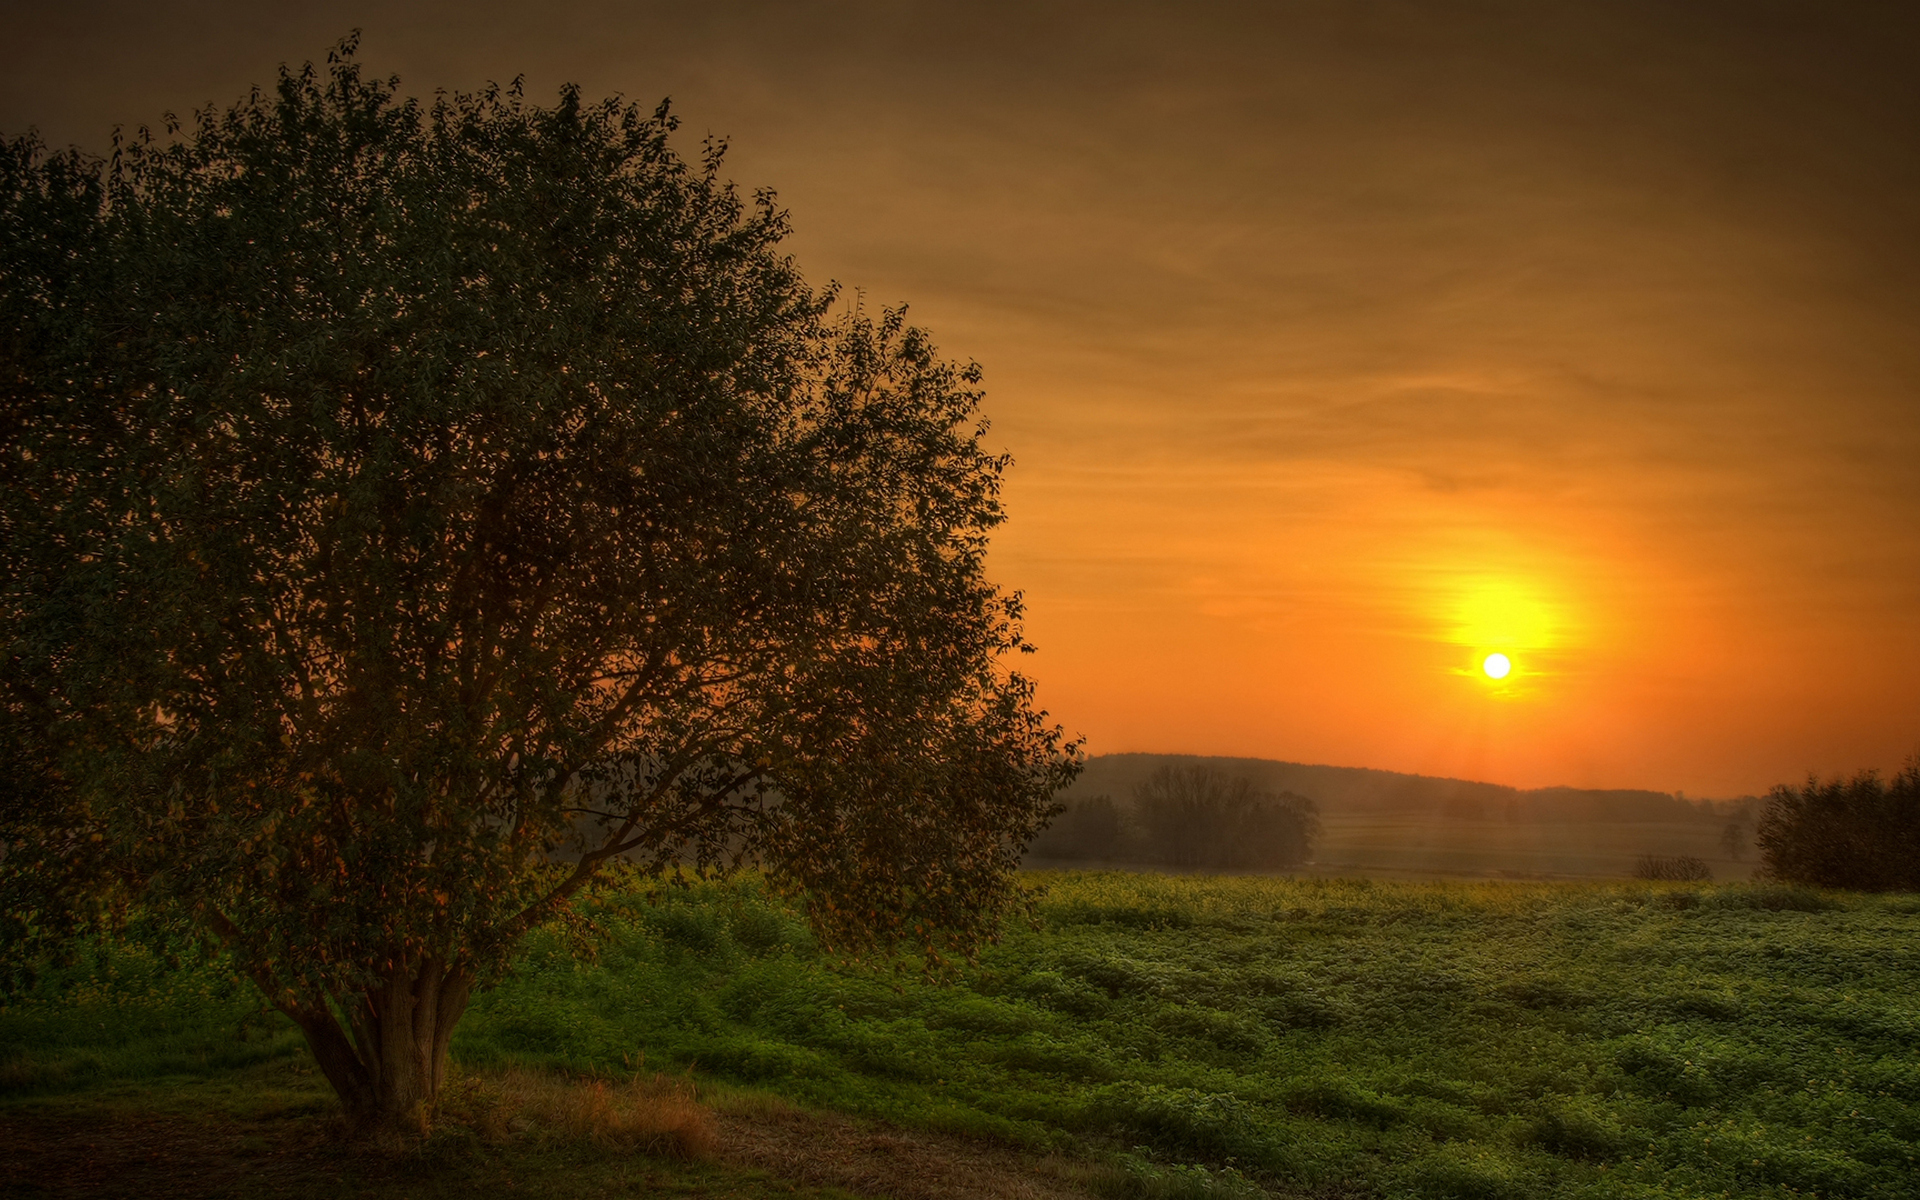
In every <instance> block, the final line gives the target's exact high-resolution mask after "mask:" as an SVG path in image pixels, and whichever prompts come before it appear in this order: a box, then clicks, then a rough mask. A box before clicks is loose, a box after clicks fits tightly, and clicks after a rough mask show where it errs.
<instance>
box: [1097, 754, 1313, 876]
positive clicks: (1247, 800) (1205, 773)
mask: <svg viewBox="0 0 1920 1200" xmlns="http://www.w3.org/2000/svg"><path fill="white" fill-rule="evenodd" d="M1133 802H1134V819H1135V820H1136V821H1137V822H1138V823H1139V826H1140V830H1141V843H1142V844H1141V848H1140V852H1141V853H1142V855H1143V856H1144V857H1146V858H1147V859H1149V860H1150V861H1154V862H1163V863H1167V864H1169V865H1171V866H1180V867H1213V868H1256V869H1258V868H1266V869H1273V868H1280V867H1290V866H1296V865H1298V864H1299V863H1302V862H1305V861H1306V860H1307V859H1308V858H1309V857H1311V855H1312V852H1313V842H1314V839H1315V838H1317V837H1318V836H1319V833H1320V817H1319V809H1318V806H1316V805H1315V804H1314V802H1313V801H1312V800H1309V799H1307V798H1306V797H1305V796H1297V795H1294V794H1293V793H1291V792H1282V793H1279V794H1277V795H1276V794H1274V793H1271V792H1264V791H1261V790H1260V789H1258V788H1256V787H1254V785H1253V784H1252V783H1251V782H1249V781H1248V780H1246V779H1244V778H1241V777H1238V776H1229V775H1227V774H1225V773H1224V772H1222V771H1220V770H1218V769H1217V768H1214V767H1209V766H1204V765H1199V764H1193V765H1185V766H1174V765H1168V766H1163V767H1161V768H1159V769H1158V770H1156V771H1155V772H1154V773H1153V774H1152V775H1150V776H1148V777H1147V779H1146V780H1145V781H1144V782H1143V783H1141V784H1140V785H1138V786H1137V787H1136V788H1135V789H1134V795H1133Z"/></svg>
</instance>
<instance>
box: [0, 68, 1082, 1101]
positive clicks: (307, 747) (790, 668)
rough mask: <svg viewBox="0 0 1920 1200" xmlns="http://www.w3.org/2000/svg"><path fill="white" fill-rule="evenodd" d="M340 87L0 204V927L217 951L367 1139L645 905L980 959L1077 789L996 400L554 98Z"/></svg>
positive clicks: (767, 218)
mask: <svg viewBox="0 0 1920 1200" xmlns="http://www.w3.org/2000/svg"><path fill="white" fill-rule="evenodd" d="M397 88H398V83H397V81H395V80H386V81H380V80H374V79H370V78H367V77H364V76H363V74H362V73H361V71H360V70H359V69H358V68H357V66H356V64H355V61H354V58H353V53H352V45H351V43H350V42H349V43H345V44H343V45H342V46H341V47H340V48H339V49H338V50H337V51H336V52H335V53H334V54H333V55H332V56H330V58H329V65H328V66H327V67H325V68H322V69H318V70H316V69H315V68H313V67H312V66H309V67H307V68H306V69H305V70H303V71H300V72H292V73H290V72H287V71H284V70H283V71H282V73H281V78H280V82H279V86H278V88H277V90H276V91H275V92H273V93H269V94H261V93H259V92H256V93H255V94H254V95H252V96H250V97H248V98H247V99H245V100H243V101H241V102H240V103H239V104H237V105H235V106H233V107H231V108H228V109H226V110H224V111H222V110H216V109H209V110H207V111H205V112H203V113H201V114H199V115H198V116H197V118H196V119H195V120H194V121H193V122H191V123H190V125H189V127H188V128H186V129H184V130H182V129H180V128H179V127H178V126H176V125H174V124H173V123H172V122H171V121H170V122H169V125H168V128H167V129H165V130H164V131H163V132H162V133H161V134H160V135H158V136H153V135H149V134H147V133H146V132H145V131H144V130H143V131H142V133H141V134H140V135H139V136H136V137H133V138H131V139H127V140H126V141H124V142H119V141H118V139H116V140H117V143H118V144H117V145H116V148H115V151H114V154H113V157H112V158H111V160H110V161H108V162H100V161H98V160H92V159H89V158H87V157H86V156H84V155H82V154H80V153H79V152H77V151H69V152H64V153H51V152H49V151H48V150H46V148H44V147H43V146H42V145H41V144H39V143H38V142H37V140H35V139H34V138H33V137H32V136H31V135H29V136H26V137H22V138H18V139H16V140H13V141H11V142H9V143H6V144H5V148H4V152H3V153H0V356H3V357H0V389H3V392H0V405H3V412H4V415H3V416H0V421H4V427H3V432H0V439H3V442H4V455H3V456H0V472H3V473H4V475H3V477H0V556H3V557H0V588H3V589H4V595H3V596H0V640H3V641H4V662H0V701H4V714H3V716H4V720H5V722H6V728H5V730H4V731H3V732H4V734H5V755H6V761H5V762H4V763H0V767H4V769H5V779H4V781H0V822H4V826H3V827H0V836H4V838H5V847H4V851H3V853H4V859H3V860H0V887H3V888H4V890H5V901H6V903H5V909H4V920H5V922H6V929H5V934H6V937H7V941H8V943H9V948H10V950H11V952H12V954H13V956H14V957H15V959H16V960H18V959H19V957H20V956H22V955H26V954H30V953H32V952H34V950H35V949H36V948H37V947H39V946H41V945H43V944H44V942H45V941H46V940H48V939H50V938H54V937H57V936H59V935H61V934H63V933H66V932H70V931H72V930H74V929H80V928H85V927H86V926H87V924H88V922H89V921H90V920H91V919H93V918H95V917H97V916H98V915H99V913H100V912H101V911H103V910H104V909H106V908H109V907H111V906H112V905H113V904H115V903H121V902H133V903H137V904H139V905H140V906H141V907H142V909H143V911H147V912H151V913H158V914H163V915H169V916H172V917H174V918H177V919H180V920H185V921H191V922H193V923H195V924H197V925H198V926H199V927H201V928H203V929H206V930H209V931H211V932H212V933H213V934H214V935H217V937H218V938H219V940H220V941H221V942H223V943H224V945H225V946H226V948H227V949H228V950H229V951H230V952H231V954H232V956H233V958H234V960H235V961H236V962H237V963H238V965H239V966H240V968H241V969H242V970H243V971H244V972H245V973H246V974H247V975H248V976H249V977H250V978H252V979H253V980H254V981H255V982H256V983H257V984H258V985H259V987H260V989H261V990H262V991H263V992H264V993H265V995H266V996H267V998H268V999H269V1000H270V1001H271V1002H272V1003H273V1004H274V1005H275V1006H276V1007H277V1008H279V1009H280V1010H281V1011H282V1012H284V1013H286V1014H287V1015H288V1016H289V1017H291V1018H292V1019H293V1021H294V1022H296V1023H297V1024H298V1025H299V1027H300V1029H301V1030H302V1031H303V1032H304V1033H305V1035H306V1038H307V1040H308V1043H309V1044H310V1046H311V1047H312V1050H313V1053H314V1055H315V1057H316V1059H317V1060H318V1063H319V1065H320V1067H321V1068H322V1070H323V1071H324V1072H325V1074H326V1076H327V1078H328V1079H329V1080H330V1081H331V1082H332V1084H333V1086H334V1088H335V1089H336V1090H337V1091H338V1092H339V1095H340V1097H341V1099H342V1101H343V1102H344V1103H345V1105H346V1106H347V1108H348V1110H349V1112H350V1113H351V1114H352V1115H353V1116H354V1117H355V1118H356V1119H357V1120H359V1121H361V1122H363V1123H376V1124H392V1123H412V1122H418V1121H421V1120H424V1119H425V1118H426V1116H427V1114H429V1113H430V1111H431V1106H432V1103H433V1100H434V1097H435V1094H436V1090H437V1088H438V1086H439V1082H440V1079H441V1077H442V1072H443V1070H444V1064H445V1060H446V1047H447V1042H448V1037H449V1035H450V1033H451V1031H452V1029H453V1027H454V1024H455V1022H456V1021H458V1019H459V1018H460V1015H461V1012H462V1010H463V1008H464V1007H465V1005H466V1003H467V1000H468V997H469V996H470V994H471V993H472V991H473V990H474V989H475V988H478V987H484V986H485V985H486V984H487V983H488V982H489V981H490V980H492V979H494V978H496V977H497V976H498V974H499V973H500V972H501V971H502V970H503V969H504V967H505V965H506V963H507V962H508V959H509V957H510V955H511V953H512V951H513V948H514V946H515V944H516V943H517V942H518V941H519V940H520V939H521V937H522V935H523V934H524V933H526V932H527V931H528V930H529V929H530V928H532V927H534V926H536V925H538V924H540V923H542V922H547V921H550V920H553V919H555V918H556V917H558V916H560V915H563V914H564V913H565V911H566V910H567V907H568V905H569V904H570V902H571V901H572V900H573V899H574V898H575V897H577V896H578V895H579V894H580V892H581V889H582V888H583V887H585V886H586V885H588V884H589V883H590V882H591V881H592V880H593V879H594V877H595V875H596V872H599V871H602V870H603V869H604V868H605V867H606V866H607V864H609V863H611V862H613V861H615V860H624V861H629V862H632V861H637V862H639V863H640V864H641V865H642V866H643V867H647V868H653V869H662V870H664V869H669V868H672V869H684V868H688V867H691V868H696V869H699V868H716V867H724V866H727V865H729V864H733V863H737V862H739V861H741V860H742V859H743V858H751V859H753V860H754V861H758V862H760V863H761V864H763V866H764V867H765V869H766V870H767V871H768V873H769V874H770V876H771V877H772V878H773V879H774V880H776V881H777V882H778V883H780V884H781V885H783V886H785V887H788V888H790V889H791V890H792V891H793V892H794V893H795V894H796V895H800V896H804V897H805V904H806V909H807V912H808V913H809V915H810V916H811V918H812V920H813V922H814V924H815V926H816V928H817V929H818V930H819V932H820V933H821V935H822V937H823V938H824V939H826V940H827V941H828V942H829V943H830V944H833V945H837V946H840V947H843V948H846V949H848V950H861V949H872V948H876V947H878V948H886V947H904V948H906V949H909V950H915V951H918V952H920V953H924V954H925V955H928V956H929V957H930V958H932V959H933V960H935V961H938V960H940V959H941V957H942V956H952V955H954V954H956V953H966V952H967V951H968V950H969V949H970V948H971V947H973V946H975V945H977V944H978V943H979V941H980V940H981V939H982V938H983V937H988V936H991V933H992V931H993V929H994V928H995V927H996V924H997V922H998V921H999V920H1001V919H1002V918H1003V917H1004V916H1005V914H1006V913H1007V912H1008V911H1009V910H1010V909H1012V908H1016V907H1018V906H1019V905H1020V904H1021V903H1022V897H1023V893H1022V891H1021V889H1020V887H1019V885H1018V883H1017V881H1016V880H1015V879H1014V876H1013V871H1014V867H1015V865H1016V862H1017V856H1018V854H1019V851H1020V849H1021V847H1022V846H1023V845H1024V844H1025V843H1026V842H1027V841H1028V840H1029V839H1030V838H1031V837H1032V836H1033V834H1034V833H1035V832H1036V830H1037V829H1039V828H1040V827H1041V826H1042V825H1043V824H1044V822H1045V820H1046V817H1047V815H1048V813H1049V812H1050V811H1051V798H1052V795H1053V793H1054V791H1055V790H1056V789H1057V788H1058V787H1060V786H1061V785H1062V784H1064V783H1065V782H1066V781H1068V780H1069V779H1070V778H1071V777H1072V774H1073V771H1074V770H1075V768H1076V763H1077V753H1076V751H1075V748H1074V747H1073V746H1072V745H1071V744H1068V743H1064V742H1063V741H1062V740H1061V736H1060V733H1059V731H1058V730H1057V729H1056V728H1054V727H1051V726H1049V725H1048V724H1047V723H1046V720H1045V716H1044V714H1042V713H1039V712H1037V711H1036V709H1035V707H1034V704H1033V696H1032V690H1031V687H1030V684H1029V683H1028V681H1027V680H1025V679H1024V678H1023V677H1021V676H1020V675H1019V674H1018V673H1017V672H1015V671H1013V670H1012V669H1011V668H1010V666H1009V665H1008V656H1009V654H1010V653H1012V652H1017V651H1020V650H1023V649H1024V648H1025V647H1024V645H1023V642H1022V640H1021V636H1020V632H1019V623H1018V622H1019V615H1020V614H1019V605H1018V598H1017V596H1013V595H1008V594H1005V593H1003V592H1001V591H999V590H997V589H996V587H995V586H994V585H993V584H991V583H990V582H989V581H988V580H987V578H986V576H985V574H984V568H983V555H984V553H985V550H986V545H987V540H986V539H987V534H988V531H989V530H990V529H991V528H992V527H993V526H995V525H996V524H997V523H998V522H999V521H1000V519H1001V509H1000V503H999V482H1000V478H1001V474H1002V471H1003V470H1004V468H1005V467H1006V465H1007V464H1006V460H1005V459H1004V457H1001V456H997V455H994V454H992V453H989V452H988V451H987V450H986V449H984V448H983V446H982V444H981V436H982V433H983V431H984V425H982V424H981V423H980V422H979V419H978V415H977V406H978V402H979V399H980V394H979V390H978V381H979V376H978V372H977V370H976V369H975V368H973V367H961V366H955V365H953V364H951V363H948V362H946V361H943V360H941V359H940V358H939V357H937V355H936V354H935V352H934V350H933V348H932V346H931V345H930V344H929V343H928V341H927V339H926V337H925V336H924V335H923V334H921V333H920V332H919V331H917V330H914V329H912V328H909V327H907V326H906V325H905V324H904V323H903V321H902V320H901V317H900V315H899V314H898V313H895V312H886V313H883V314H881V315H880V316H879V317H878V318H875V317H872V316H870V315H867V314H865V313H863V312H862V311H861V308H860V306H859V305H858V304H857V303H855V304H847V303H845V302H843V301H839V300H838V299H837V297H836V295H835V293H834V291H833V290H832V289H828V290H826V291H824V292H821V291H815V290H811V289H810V288H809V287H808V286H807V285H806V284H805V283H804V281H803V280H802V279H801V277H800V276H799V274H798V273H797V272H796V270H795V268H794V266H793V264H792V262H791V261H790V260H789V259H788V258H787V257H785V256H784V255H783V254H782V253H781V252H780V250H779V242H780V240H781V238H782V236H783V234H784V233H785V232H786V219H785V216H784V214H783V213H782V212H781V211H780V210H779V209H778V208H777V207H776V206H775V203H774V201H773V199H772V197H771V196H770V195H768V194H765V193H760V194H756V195H754V196H752V197H751V198H746V197H742V196H741V195H739V194H737V192H736V190H735V189H734V188H733V187H732V186H731V185H729V184H727V183H726V182H724V181H723V179H722V178H721V176H720V174H719V170H720V165H721V148H720V147H719V146H718V145H716V144H713V143H711V142H710V143H708V144H707V145H706V147H705V150H704V153H703V154H702V155H701V157H700V160H699V161H698V162H693V163H689V162H686V161H683V160H682V159H681V158H680V157H678V156H677V155H676V153H675V151H674V150H673V149H672V148H671V146H670V144H669V143H670V140H671V139H670V135H671V134H672V131H673V129H674V121H673V119H672V117H671V116H670V115H669V113H668V110H667V109H666V107H665V106H664V105H663V106H662V107H661V108H660V109H658V110H657V111H654V112H651V113H648V112H645V111H643V110H639V109H636V108H633V107H630V106H627V105H624V104H622V103H618V102H614V101H608V102H606V103H601V104H585V103H583V102H582V100H581V98H580V95H579V93H578V91H577V90H576V89H573V88H568V89H565V90H563V91H562V92H561V94H560V97H559V101H558V103H557V104H556V105H555V106H553V107H543V106H540V105H536V104H533V103H530V102H528V101H526V100H524V99H523V98H522V96H521V95H520V93H519V89H518V88H517V87H514V88H508V89H504V90H502V89H498V88H490V89H488V90H486V91H484V92H481V93H479V94H476V95H460V96H450V97H443V98H441V99H439V100H437V101H436V102H434V103H432V104H431V105H425V106H423V105H421V104H419V103H417V102H415V101H411V100H404V99H402V98H401V96H400V94H399V92H398V91H397Z"/></svg>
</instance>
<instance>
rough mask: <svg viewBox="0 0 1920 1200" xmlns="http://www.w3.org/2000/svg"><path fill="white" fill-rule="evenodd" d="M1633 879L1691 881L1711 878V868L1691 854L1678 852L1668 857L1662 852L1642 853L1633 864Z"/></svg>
mask: <svg viewBox="0 0 1920 1200" xmlns="http://www.w3.org/2000/svg"><path fill="white" fill-rule="evenodd" d="M1633 877H1634V878H1635V879H1658V880H1664V881H1668V882H1673V883H1693V882H1696V881H1698V880H1702V879H1712V878H1713V870H1712V868H1710V867H1708V866H1707V864H1706V862H1705V860H1703V859H1698V858H1695V857H1694V856H1693V855H1691V854H1679V855H1674V856H1672V857H1669V856H1667V855H1663V854H1642V855H1641V856H1640V861H1639V862H1636V863H1634V864H1633Z"/></svg>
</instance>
